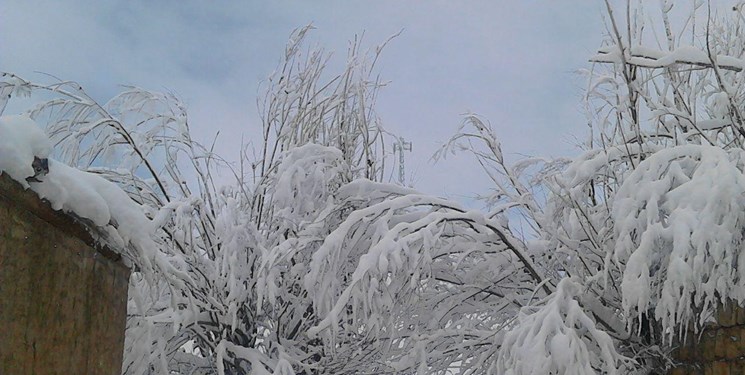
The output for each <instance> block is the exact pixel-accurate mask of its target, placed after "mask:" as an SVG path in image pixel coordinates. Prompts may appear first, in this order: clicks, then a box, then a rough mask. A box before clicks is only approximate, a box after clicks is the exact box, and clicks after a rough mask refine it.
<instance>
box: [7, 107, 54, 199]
mask: <svg viewBox="0 0 745 375" xmlns="http://www.w3.org/2000/svg"><path fill="white" fill-rule="evenodd" d="M51 151H52V143H51V142H50V141H49V138H47V136H46V134H44V131H43V130H41V129H40V128H39V127H38V126H36V123H35V122H34V120H32V119H30V118H28V117H26V116H18V115H15V116H0V171H2V172H5V173H7V174H8V175H9V176H10V177H11V178H13V179H14V180H16V181H18V182H20V183H21V185H23V186H24V187H26V188H28V187H29V185H28V183H27V182H26V177H31V176H33V175H34V169H33V168H32V167H31V163H32V162H33V161H34V156H37V157H39V158H41V159H44V158H48V157H49V153H50V152H51Z"/></svg>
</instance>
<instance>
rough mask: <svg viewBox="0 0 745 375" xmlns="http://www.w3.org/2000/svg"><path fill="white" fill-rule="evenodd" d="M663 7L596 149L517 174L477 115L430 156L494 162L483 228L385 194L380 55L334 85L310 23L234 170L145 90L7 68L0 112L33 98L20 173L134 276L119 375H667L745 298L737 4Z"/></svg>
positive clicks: (391, 189)
mask: <svg viewBox="0 0 745 375" xmlns="http://www.w3.org/2000/svg"><path fill="white" fill-rule="evenodd" d="M640 4H641V3H640ZM660 4H661V8H660V10H659V11H654V12H652V14H651V15H650V14H648V13H647V9H645V8H643V7H642V5H638V6H631V4H629V6H627V7H624V8H623V12H627V14H625V15H623V16H619V15H618V14H617V12H618V10H617V9H614V8H613V6H612V5H611V4H610V2H606V5H607V10H608V12H607V13H608V14H607V16H608V17H607V20H608V21H607V22H608V30H609V31H608V35H607V38H606V40H605V41H604V42H603V46H602V47H601V48H600V52H599V53H598V55H597V56H593V57H590V58H591V60H592V61H594V63H593V65H592V68H591V69H589V70H587V71H585V73H586V75H587V78H588V86H587V92H586V96H585V97H584V100H583V104H584V105H585V107H586V110H587V115H588V122H589V123H590V125H591V127H590V133H589V137H588V140H587V142H586V143H584V144H582V145H581V147H582V152H581V154H580V155H578V156H577V157H575V158H571V159H546V158H539V157H537V158H529V159H524V160H520V161H517V162H515V163H511V162H509V160H506V159H505V157H504V155H503V153H502V144H501V143H500V142H499V140H498V137H497V136H496V132H495V131H494V129H493V128H492V127H491V125H490V124H489V123H488V121H485V120H484V119H482V118H480V117H479V116H477V115H475V114H468V115H466V116H465V119H464V121H463V124H462V126H461V127H460V129H459V130H458V132H457V133H456V134H455V135H454V136H453V137H452V138H451V139H450V140H449V141H448V142H447V143H446V144H445V146H444V147H443V149H442V150H441V152H439V153H438V154H437V155H436V157H445V156H447V155H448V154H449V153H451V152H457V151H466V152H468V153H470V154H471V155H472V156H473V157H474V158H475V160H476V161H477V162H478V163H479V165H481V166H482V167H483V169H484V173H486V174H487V175H488V177H489V178H490V179H491V181H493V183H494V187H493V190H491V191H490V193H489V194H485V195H484V196H483V198H484V201H485V203H486V205H487V207H488V210H487V211H485V212H480V211H466V210H464V209H463V208H461V207H460V206H459V205H458V204H457V203H454V202H452V201H449V200H447V199H442V198H438V197H433V196H429V195H424V194H421V193H418V192H417V191H415V190H412V189H407V188H403V187H400V186H396V185H391V184H385V183H382V182H381V180H382V176H384V167H385V164H384V161H385V156H386V153H385V151H386V150H385V147H384V144H385V142H384V137H388V133H386V132H385V131H384V130H383V129H382V128H381V126H380V123H379V120H378V118H377V115H376V114H375V111H374V101H375V97H376V95H377V89H378V88H380V87H381V85H382V83H381V81H380V80H379V79H378V78H377V77H378V76H377V75H376V72H375V61H376V60H377V57H378V54H379V53H380V48H376V49H374V50H373V51H372V52H370V53H362V52H360V43H359V42H358V41H355V42H353V43H351V48H350V51H349V55H348V60H347V66H346V67H345V69H344V70H343V72H342V73H340V74H339V75H336V76H331V77H328V78H327V77H326V74H325V69H324V68H325V65H326V62H327V60H328V59H329V55H328V54H326V53H325V52H324V51H322V50H311V51H310V52H308V53H307V54H306V52H305V51H306V50H305V49H304V48H303V47H302V46H303V43H304V42H303V41H304V38H305V37H306V34H307V33H308V32H309V31H310V28H303V29H299V30H298V31H296V32H295V33H293V35H292V37H291V40H290V43H289V44H288V47H287V49H286V53H285V56H283V59H282V62H281V63H280V67H279V69H278V70H277V71H276V72H275V73H274V74H273V75H272V76H271V77H270V78H269V80H268V81H267V83H266V85H265V86H264V89H263V98H262V100H260V101H259V107H260V110H261V113H262V118H261V120H262V124H263V129H262V134H261V135H260V138H259V139H260V144H261V145H262V146H261V148H260V151H259V152H258V154H257V155H254V157H253V158H251V157H249V156H248V155H247V153H246V152H245V150H243V152H242V159H241V162H240V163H239V164H238V165H237V166H236V165H232V164H228V163H225V162H224V161H223V160H222V159H221V158H220V157H218V156H217V155H215V154H214V153H213V152H212V150H211V149H210V148H206V147H203V146H201V145H200V144H199V143H198V142H196V141H194V140H193V139H192V138H191V135H190V131H189V127H190V124H189V120H188V116H187V112H186V109H185V107H184V105H183V104H182V103H181V102H180V101H179V100H178V99H177V98H175V97H174V96H173V95H167V94H158V93H152V92H149V91H145V90H142V89H138V88H132V87H130V88H127V89H126V90H125V92H123V93H122V94H120V95H118V96H117V97H115V98H114V99H112V100H111V101H109V102H108V103H106V104H104V105H100V104H98V103H97V102H96V101H95V100H93V99H92V98H90V97H89V96H88V95H87V94H85V91H83V90H82V88H80V87H78V86H77V85H76V84H74V83H71V82H59V83H55V84H51V85H40V84H36V83H32V82H29V81H26V80H24V79H21V78H19V77H17V76H15V75H12V74H8V73H6V74H3V76H2V80H0V114H2V110H4V109H5V108H6V107H7V102H8V98H11V100H15V101H18V102H21V103H23V102H28V101H29V100H30V102H31V103H33V106H31V107H30V108H29V110H28V111H27V113H28V115H29V116H30V117H31V118H33V119H34V120H35V121H36V122H38V123H39V124H43V125H46V128H45V129H46V134H47V135H48V138H47V136H46V135H44V134H42V132H41V130H39V129H38V128H35V127H33V123H32V122H31V120H28V119H27V118H24V117H3V119H2V120H0V132H2V133H3V134H9V136H7V137H6V136H3V137H0V156H2V157H0V168H1V169H3V170H4V171H6V172H7V173H8V174H10V175H11V176H13V178H15V179H16V180H19V181H20V182H21V183H23V184H27V185H25V186H30V187H31V188H32V189H34V190H35V191H37V192H38V193H39V194H40V195H41V196H43V197H46V198H48V199H49V200H50V201H51V202H52V204H53V205H54V206H55V207H56V208H61V209H65V210H70V211H73V212H76V213H77V214H78V215H79V216H80V217H82V218H86V219H88V220H90V221H91V222H92V223H93V224H95V225H97V226H99V227H102V228H105V230H106V231H108V233H110V237H111V238H113V239H114V240H112V239H111V238H107V239H105V240H111V241H114V243H115V244H117V245H118V246H120V247H121V248H122V249H123V252H124V254H125V255H126V256H127V258H128V259H130V261H131V262H132V263H133V264H134V265H135V266H136V270H135V272H134V274H133V275H132V278H131V287H130V301H129V318H128V321H127V336H126V343H125V346H126V349H125V363H124V367H123V371H124V373H125V374H171V373H189V374H220V375H223V374H248V373H256V374H324V373H326V374H358V373H375V374H386V373H389V374H394V373H395V374H398V373H412V374H413V373H417V374H447V373H459V374H460V373H462V374H514V375H518V374H564V373H576V374H592V373H605V374H622V373H634V374H644V373H658V372H662V371H664V369H665V367H666V366H668V365H669V364H670V361H671V359H670V352H671V351H672V349H673V348H674V345H676V342H679V340H686V339H688V340H691V339H694V338H695V335H690V334H688V332H690V330H693V332H697V331H698V330H699V329H700V328H701V326H702V325H703V324H704V323H706V322H707V321H708V319H710V318H711V317H712V315H713V312H714V310H715V309H716V307H717V306H718V305H720V304H722V303H726V302H728V301H735V302H738V303H742V302H745V301H743V300H744V299H745V295H744V294H743V292H742V291H743V290H745V285H744V284H745V264H743V262H745V259H741V258H742V256H741V251H740V247H741V246H742V244H743V240H744V239H743V237H744V236H745V230H743V229H745V228H744V227H743V222H744V221H745V216H744V215H745V214H743V212H745V210H744V209H745V176H744V175H743V170H744V169H745V154H744V153H743V151H742V146H743V144H745V118H744V117H743V113H742V108H743V107H745V79H743V74H745V72H743V68H744V67H745V64H743V62H742V56H744V55H745V42H743V40H742V38H741V37H740V34H739V30H741V29H742V27H743V26H745V25H743V24H742V23H743V22H745V17H742V16H740V15H739V14H740V12H741V10H742V9H743V7H742V4H739V5H737V6H736V7H735V8H734V9H735V10H734V12H735V14H734V16H727V15H725V16H720V17H716V16H709V12H708V11H707V9H706V7H704V6H702V3H701V2H693V4H692V5H691V7H690V8H689V9H682V7H677V8H676V7H673V5H672V3H671V2H668V1H662V2H660ZM676 4H677V3H676ZM644 5H645V6H646V5H647V4H646V3H644ZM676 6H677V5H676ZM681 16H682V18H681ZM675 19H686V20H687V21H686V22H684V23H683V24H681V25H676V24H675V22H673V20H675ZM621 20H624V21H623V22H622V21H621ZM655 20H657V21H658V22H659V23H658V24H655V23H654V22H655ZM702 21H703V22H702ZM624 23H627V24H624ZM621 30H623V31H621ZM651 30H654V32H652V31H651ZM658 36H661V37H660V38H657V37H658ZM650 46H654V47H650ZM19 126H22V127H24V128H26V129H27V130H24V131H18V129H19ZM11 137H12V138H13V139H14V140H10V139H11ZM16 139H17V140H18V141H17V142H16V141H15V140H16ZM48 141H51V144H49V143H48ZM52 145H53V147H52ZM47 156H52V157H53V158H56V159H51V162H50V167H49V173H48V174H47V175H46V176H43V177H42V178H39V179H38V180H39V181H40V182H36V181H32V180H31V182H28V183H27V181H26V177H29V176H32V175H34V173H35V172H34V169H33V168H31V162H32V161H33V160H34V157H47ZM57 160H59V161H57ZM67 165H70V166H71V167H68V166H67ZM73 167H74V168H73ZM249 169H250V170H249ZM221 172H228V173H230V174H232V175H233V176H234V177H235V183H234V184H224V185H222V186H218V184H217V183H216V182H215V177H214V176H216V173H221ZM114 184H116V185H118V188H117V187H115V186H114ZM125 193H126V194H125ZM78 194H87V196H91V197H94V199H92V200H90V201H86V202H82V201H80V199H79V197H80V195H78ZM112 204H113V205H114V206H115V207H112ZM86 205H89V206H86ZM92 207H107V209H106V210H99V209H95V208H92ZM133 223H136V224H133Z"/></svg>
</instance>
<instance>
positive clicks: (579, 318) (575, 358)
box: [496, 278, 627, 375]
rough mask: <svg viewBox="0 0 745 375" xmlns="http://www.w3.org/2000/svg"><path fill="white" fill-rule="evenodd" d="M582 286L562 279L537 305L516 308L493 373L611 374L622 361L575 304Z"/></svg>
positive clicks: (606, 336) (618, 371)
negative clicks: (518, 310)
mask: <svg viewBox="0 0 745 375" xmlns="http://www.w3.org/2000/svg"><path fill="white" fill-rule="evenodd" d="M581 289H582V286H581V285H580V284H578V283H576V282H575V281H572V279H570V278H565V279H562V280H561V282H559V285H558V286H557V287H556V291H555V292H554V293H553V294H551V295H550V296H549V297H547V298H546V299H545V300H543V301H541V303H539V304H537V305H533V306H526V307H523V308H522V309H521V310H520V313H519V314H518V316H517V319H516V322H515V323H514V325H513V326H512V327H510V328H508V329H509V331H508V332H507V333H506V334H505V337H504V340H503V341H502V349H501V350H500V352H499V357H498V359H497V362H496V373H498V374H505V375H517V374H577V375H593V374H598V373H602V374H608V375H614V374H619V373H621V372H620V371H621V370H624V369H625V367H624V363H625V362H627V359H625V358H623V357H621V356H619V355H618V354H617V353H616V350H615V348H614V345H613V340H612V339H611V337H610V336H608V334H607V333H605V332H604V331H603V330H601V329H598V328H596V325H595V322H594V321H593V319H592V318H591V317H590V316H588V315H587V313H586V312H585V309H584V308H582V307H581V306H580V304H579V301H578V300H579V298H578V295H579V294H580V293H581V292H582V290H581Z"/></svg>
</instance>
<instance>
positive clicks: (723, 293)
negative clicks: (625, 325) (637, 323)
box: [608, 145, 745, 339]
mask: <svg viewBox="0 0 745 375" xmlns="http://www.w3.org/2000/svg"><path fill="white" fill-rule="evenodd" d="M742 156H743V153H742V150H736V149H735V150H732V151H731V152H729V153H728V152H726V151H724V150H723V149H721V148H719V147H713V146H699V145H685V146H676V147H672V148H669V149H664V150H660V151H658V152H656V153H654V154H652V155H650V157H649V158H647V159H646V160H644V161H643V162H641V163H639V165H638V166H637V167H636V169H634V171H633V172H632V173H630V174H629V175H628V176H627V177H626V179H625V181H624V183H623V185H622V186H621V188H620V189H619V190H618V192H617V193H616V196H615V200H614V202H613V213H612V217H613V221H614V222H615V236H616V244H615V248H614V249H613V252H612V253H610V252H609V254H608V261H613V262H616V263H617V264H619V267H623V266H621V264H625V267H623V279H622V281H621V291H622V293H623V308H624V314H625V315H626V316H627V317H628V318H629V319H631V318H634V317H638V318H639V319H641V318H642V316H641V315H642V314H647V313H648V311H649V310H653V311H654V318H655V319H657V320H659V321H660V322H661V323H662V327H663V329H664V332H666V333H667V336H668V338H669V339H672V336H673V335H674V334H675V332H676V331H678V332H679V333H684V332H685V329H686V328H688V323H689V322H690V321H692V320H693V321H694V322H695V323H697V324H696V326H700V325H702V324H703V323H705V321H706V320H707V319H708V318H709V317H710V316H712V315H713V313H714V310H715V309H716V307H717V304H724V303H726V302H727V299H732V300H735V301H737V302H740V303H741V302H742V301H743V299H744V297H745V295H744V294H743V291H745V254H743V252H742V246H743V244H744V242H745V241H744V240H745V238H744V235H745V175H743V172H742V170H741V169H740V168H739V167H738V165H737V164H738V162H739V161H740V159H741V158H742ZM740 167H741V166H740Z"/></svg>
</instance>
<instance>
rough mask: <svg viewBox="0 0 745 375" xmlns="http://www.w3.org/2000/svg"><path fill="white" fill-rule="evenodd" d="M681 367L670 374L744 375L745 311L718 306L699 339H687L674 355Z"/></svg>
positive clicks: (733, 307)
mask: <svg viewBox="0 0 745 375" xmlns="http://www.w3.org/2000/svg"><path fill="white" fill-rule="evenodd" d="M673 354H674V356H675V357H676V358H677V359H678V360H679V361H680V362H682V364H681V365H680V366H679V367H677V368H675V369H673V370H671V371H670V372H669V374H670V375H693V374H696V375H698V374H705V375H740V374H745V309H742V308H740V307H737V305H736V304H728V305H726V306H720V307H719V309H718V313H717V316H716V323H714V324H711V325H709V326H707V327H706V328H705V329H704V331H703V333H701V334H700V339H699V337H698V336H697V337H689V338H688V340H686V343H685V344H682V345H681V346H680V347H679V348H678V349H677V350H676V351H675V352H674V353H673Z"/></svg>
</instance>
